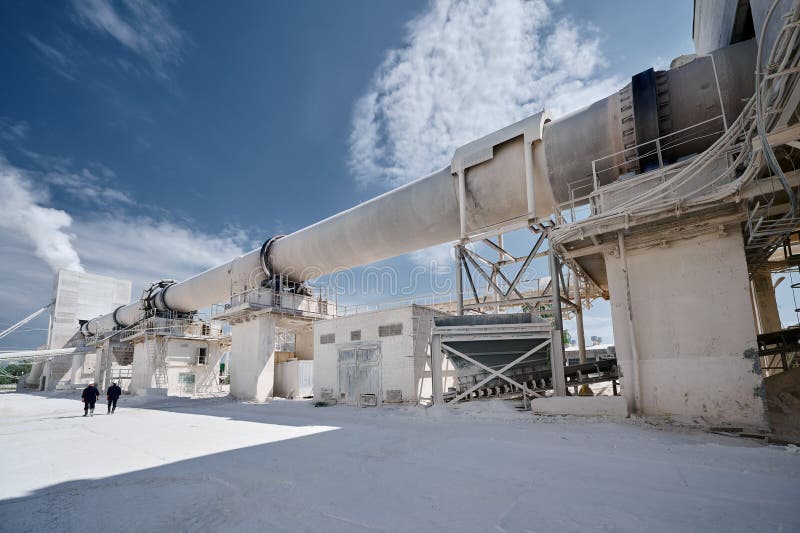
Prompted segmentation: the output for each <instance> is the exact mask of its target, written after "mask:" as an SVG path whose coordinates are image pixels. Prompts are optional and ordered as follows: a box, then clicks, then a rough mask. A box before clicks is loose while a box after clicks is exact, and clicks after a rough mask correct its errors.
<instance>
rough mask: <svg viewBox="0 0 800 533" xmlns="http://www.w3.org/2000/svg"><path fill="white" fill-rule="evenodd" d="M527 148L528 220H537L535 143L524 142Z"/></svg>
mask: <svg viewBox="0 0 800 533" xmlns="http://www.w3.org/2000/svg"><path fill="white" fill-rule="evenodd" d="M523 144H524V146H525V186H526V192H527V196H528V220H533V219H535V218H536V191H535V185H534V179H533V143H529V142H528V141H524V143H523Z"/></svg>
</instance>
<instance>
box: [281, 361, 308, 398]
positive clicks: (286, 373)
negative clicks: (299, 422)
mask: <svg viewBox="0 0 800 533" xmlns="http://www.w3.org/2000/svg"><path fill="white" fill-rule="evenodd" d="M313 376H314V361H299V360H294V361H286V362H283V363H276V364H275V396H278V397H280V398H306V397H310V396H313V394H314V379H313Z"/></svg>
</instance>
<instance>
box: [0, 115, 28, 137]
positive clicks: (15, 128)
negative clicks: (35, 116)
mask: <svg viewBox="0 0 800 533" xmlns="http://www.w3.org/2000/svg"><path fill="white" fill-rule="evenodd" d="M29 131H30V125H29V124H28V123H27V122H25V121H24V120H13V119H10V118H8V117H0V141H6V142H14V141H19V140H21V139H24V138H25V137H26V136H27V135H28V132H29Z"/></svg>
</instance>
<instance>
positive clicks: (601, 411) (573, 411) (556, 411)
mask: <svg viewBox="0 0 800 533" xmlns="http://www.w3.org/2000/svg"><path fill="white" fill-rule="evenodd" d="M531 410H532V411H533V412H534V413H535V414H540V415H578V416H613V417H620V418H626V417H627V416H628V404H627V403H626V402H625V398H623V397H622V396H587V397H583V396H553V397H551V398H536V399H535V400H532V401H531Z"/></svg>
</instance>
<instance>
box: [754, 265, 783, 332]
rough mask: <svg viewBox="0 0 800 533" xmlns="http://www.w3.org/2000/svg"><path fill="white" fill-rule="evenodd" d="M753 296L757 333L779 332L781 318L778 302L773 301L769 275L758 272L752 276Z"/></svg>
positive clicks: (773, 293)
mask: <svg viewBox="0 0 800 533" xmlns="http://www.w3.org/2000/svg"><path fill="white" fill-rule="evenodd" d="M753 295H754V296H755V303H756V315H757V316H758V329H759V333H770V332H772V331H778V330H780V329H781V317H780V315H779V314H778V302H777V301H776V300H775V289H774V288H773V286H772V276H771V275H770V274H769V273H761V272H759V273H757V274H754V275H753Z"/></svg>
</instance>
